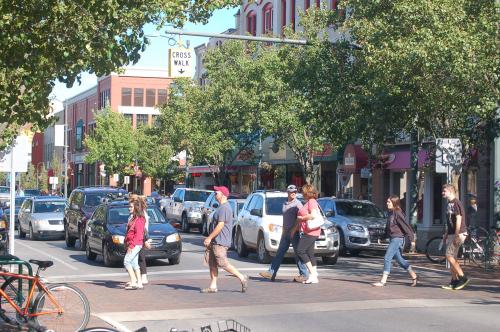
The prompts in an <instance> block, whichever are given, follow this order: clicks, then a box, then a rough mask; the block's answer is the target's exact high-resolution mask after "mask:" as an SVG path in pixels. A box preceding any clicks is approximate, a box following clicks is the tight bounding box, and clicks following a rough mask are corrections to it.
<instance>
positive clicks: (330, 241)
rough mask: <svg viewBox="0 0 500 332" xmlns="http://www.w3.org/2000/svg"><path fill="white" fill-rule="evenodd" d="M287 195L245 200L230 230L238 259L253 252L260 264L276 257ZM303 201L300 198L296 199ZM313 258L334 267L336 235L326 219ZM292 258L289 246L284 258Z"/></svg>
mask: <svg viewBox="0 0 500 332" xmlns="http://www.w3.org/2000/svg"><path fill="white" fill-rule="evenodd" d="M287 196H288V195H287V193H286V192H282V191H257V192H254V193H252V194H251V195H250V196H248V198H247V200H246V201H245V205H244V206H243V208H242V209H241V211H240V213H239V214H238V218H237V221H236V223H235V224H234V226H233V236H234V239H233V243H234V245H235V247H236V251H237V252H238V255H239V256H240V257H246V256H248V252H249V250H250V249H255V250H256V252H257V259H258V261H259V262H260V263H269V262H270V261H271V256H274V255H276V251H277V250H278V246H279V244H280V239H281V233H282V230H283V213H282V209H283V204H284V203H285V202H286V200H287ZM297 198H298V199H300V200H302V196H300V195H298V197H297ZM315 254H316V256H320V257H322V259H323V262H324V263H325V264H335V263H336V262H337V258H338V254H339V233H338V231H337V228H336V226H335V224H334V223H332V222H330V221H328V220H326V219H325V224H324V225H323V226H322V227H321V235H320V236H319V238H318V240H316V243H315ZM293 255H294V252H293V248H292V246H290V248H289V249H288V252H287V254H286V257H291V256H293Z"/></svg>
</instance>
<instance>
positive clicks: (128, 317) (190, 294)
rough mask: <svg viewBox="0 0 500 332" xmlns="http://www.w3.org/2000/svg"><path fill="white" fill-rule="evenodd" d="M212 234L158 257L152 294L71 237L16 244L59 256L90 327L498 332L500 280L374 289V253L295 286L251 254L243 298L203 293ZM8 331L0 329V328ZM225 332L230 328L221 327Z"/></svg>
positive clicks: (433, 270)
mask: <svg viewBox="0 0 500 332" xmlns="http://www.w3.org/2000/svg"><path fill="white" fill-rule="evenodd" d="M202 239H203V238H202V237H201V236H200V235H197V234H183V254H182V258H181V263H180V264H179V265H175V266H169V265H168V264H167V262H166V261H162V260H158V261H153V262H151V264H150V265H149V266H148V275H149V279H150V281H151V283H150V284H149V285H147V286H146V287H145V289H144V290H142V291H132V292H130V291H125V290H123V283H124V282H125V281H126V280H127V275H126V273H125V270H124V269H123V267H115V268H108V267H105V266H104V265H103V263H102V258H101V257H98V259H97V260H96V261H88V260H87V259H86V257H85V253H84V252H83V251H79V250H76V249H73V248H71V249H68V248H66V246H65V244H64V241H30V240H29V239H16V255H17V256H19V257H20V258H23V259H52V260H54V263H55V264H54V266H53V267H51V268H49V269H48V270H47V271H45V272H44V273H43V275H44V276H45V277H47V278H48V280H49V281H50V282H62V281H65V282H71V283H74V284H75V285H77V286H78V287H79V288H81V289H82V290H83V291H84V292H85V294H86V295H87V297H88V298H89V301H90V303H91V308H92V318H91V322H90V324H89V325H90V326H114V327H116V328H117V329H118V330H121V331H134V330H136V329H139V328H140V327H143V326H146V327H147V328H148V331H158V332H160V331H169V330H170V328H173V327H175V328H177V329H178V330H179V331H200V327H202V326H206V325H210V326H211V328H212V331H219V328H218V322H226V321H227V320H231V319H233V320H235V321H237V322H238V323H240V324H243V325H244V326H247V327H248V328H250V329H251V331H362V332H366V330H367V329H370V330H371V331H382V330H383V331H439V332H443V331H470V330H477V331H481V332H482V331H498V326H500V316H499V315H498V312H500V280H491V278H490V279H488V278H482V277H481V276H478V277H475V279H474V280H473V281H472V282H471V284H470V286H468V287H467V288H466V289H465V290H463V291H445V290H442V289H441V288H440V287H439V286H440V285H441V284H444V283H446V282H447V281H448V280H449V275H448V274H447V272H446V271H443V270H442V269H441V268H440V267H432V266H431V267H429V266H428V265H425V266H419V265H416V271H417V273H418V274H419V276H420V285H419V287H417V288H412V287H409V286H408V285H409V283H410V281H409V278H408V276H407V274H406V273H405V272H404V271H401V270H400V269H399V268H397V267H394V269H393V274H391V278H390V282H389V283H388V285H387V286H386V287H383V288H374V287H371V286H370V283H371V282H374V281H377V280H378V278H379V276H380V273H381V270H382V256H381V255H380V254H378V255H377V254H374V253H368V254H364V255H361V256H360V257H341V258H340V259H339V262H338V263H337V264H336V265H333V266H328V265H327V266H324V265H321V266H320V267H319V271H320V283H319V284H318V285H302V284H298V283H294V282H292V281H291V279H292V277H293V275H295V274H296V268H295V267H294V264H293V261H292V260H287V261H286V262H285V264H284V265H282V268H281V269H280V273H279V275H278V280H277V281H276V282H274V283H271V282H269V281H267V280H264V279H262V278H260V276H259V275H258V273H259V272H260V271H264V270H265V269H266V268H267V266H264V265H261V264H258V263H257V262H256V257H255V255H254V254H251V255H250V256H249V257H248V258H244V259H240V258H238V257H237V255H236V253H234V252H231V253H230V257H231V262H232V263H233V264H234V265H235V266H236V267H237V268H238V269H240V270H241V271H243V272H244V273H245V274H248V275H249V276H250V288H249V291H248V292H247V293H245V294H242V293H240V292H239V289H240V285H239V282H238V280H236V279H235V278H232V277H230V276H228V275H227V274H226V273H221V274H220V281H219V292H218V293H217V294H200V292H199V289H200V288H203V287H206V286H208V272H207V267H205V266H204V265H203V263H202V256H203V251H204V250H203V246H202ZM1 328H2V326H0V329H1ZM221 330H224V329H221Z"/></svg>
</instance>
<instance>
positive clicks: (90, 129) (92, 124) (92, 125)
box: [86, 123, 96, 137]
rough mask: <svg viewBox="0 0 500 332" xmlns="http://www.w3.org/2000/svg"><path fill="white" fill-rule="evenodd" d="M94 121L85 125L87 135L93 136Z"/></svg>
mask: <svg viewBox="0 0 500 332" xmlns="http://www.w3.org/2000/svg"><path fill="white" fill-rule="evenodd" d="M95 127H96V125H95V123H91V124H89V125H88V126H87V134H86V136H89V137H94V136H95Z"/></svg>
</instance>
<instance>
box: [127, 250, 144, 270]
mask: <svg viewBox="0 0 500 332" xmlns="http://www.w3.org/2000/svg"><path fill="white" fill-rule="evenodd" d="M141 249H142V246H134V248H133V249H132V250H127V253H126V254H125V258H124V259H123V265H124V266H125V268H129V267H131V268H132V269H134V270H139V251H141Z"/></svg>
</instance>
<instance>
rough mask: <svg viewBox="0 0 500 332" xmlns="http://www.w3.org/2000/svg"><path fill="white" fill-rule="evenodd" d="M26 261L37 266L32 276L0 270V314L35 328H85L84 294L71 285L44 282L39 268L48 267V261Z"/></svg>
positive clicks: (11, 321) (87, 311) (63, 330)
mask: <svg viewBox="0 0 500 332" xmlns="http://www.w3.org/2000/svg"><path fill="white" fill-rule="evenodd" d="M29 262H30V263H32V264H35V265H37V266H38V268H37V271H36V274H35V275H34V276H31V275H25V274H17V273H12V272H8V271H0V277H3V278H4V279H6V280H5V282H4V283H3V285H2V286H1V287H0V317H1V318H2V319H3V320H4V321H5V322H6V323H8V324H14V325H17V326H19V327H23V326H27V327H29V328H31V329H35V330H36V331H49V330H52V331H57V332H74V331H80V330H82V329H83V328H85V327H86V326H87V323H88V322H89V316H90V305H89V301H88V299H87V297H86V296H85V294H83V292H82V291H81V290H79V289H78V288H77V287H75V286H72V285H67V284H50V285H45V283H44V281H43V280H42V278H41V277H40V271H44V270H45V269H47V268H49V267H50V266H52V265H53V264H54V263H53V262H52V261H40V260H34V259H32V260H30V261H29ZM35 294H37V295H36V297H35ZM33 299H34V300H33Z"/></svg>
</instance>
